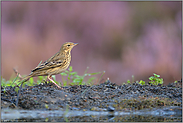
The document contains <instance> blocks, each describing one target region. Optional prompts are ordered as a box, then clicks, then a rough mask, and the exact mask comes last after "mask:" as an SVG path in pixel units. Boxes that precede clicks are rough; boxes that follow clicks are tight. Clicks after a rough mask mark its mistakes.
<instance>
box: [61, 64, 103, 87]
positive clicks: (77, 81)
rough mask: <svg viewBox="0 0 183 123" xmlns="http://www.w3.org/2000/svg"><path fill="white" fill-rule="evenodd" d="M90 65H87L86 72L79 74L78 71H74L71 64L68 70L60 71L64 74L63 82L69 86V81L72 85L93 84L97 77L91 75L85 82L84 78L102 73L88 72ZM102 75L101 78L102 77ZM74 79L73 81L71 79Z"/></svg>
mask: <svg viewBox="0 0 183 123" xmlns="http://www.w3.org/2000/svg"><path fill="white" fill-rule="evenodd" d="M88 69H89V67H87V69H86V70H85V72H84V74H83V75H82V76H79V75H78V74H77V72H73V69H72V66H70V67H69V68H68V70H66V71H65V72H62V73H60V74H61V76H62V82H63V85H64V86H67V84H68V83H70V85H85V84H86V83H87V84H90V85H91V84H93V82H94V80H95V79H96V77H90V78H89V79H88V80H87V81H86V82H84V78H85V77H86V76H91V75H97V74H100V73H101V72H96V73H87V71H88ZM104 73H105V71H104V72H103V74H104ZM103 74H102V75H101V77H102V76H103ZM64 76H66V78H67V80H66V79H64ZM101 77H100V79H101ZM71 80H72V81H71Z"/></svg>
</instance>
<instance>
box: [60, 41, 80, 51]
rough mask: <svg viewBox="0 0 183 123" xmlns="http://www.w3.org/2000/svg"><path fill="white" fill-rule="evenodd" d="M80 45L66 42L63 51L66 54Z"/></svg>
mask: <svg viewBox="0 0 183 123" xmlns="http://www.w3.org/2000/svg"><path fill="white" fill-rule="evenodd" d="M77 44H78V43H72V42H66V43H64V44H63V45H62V47H61V50H62V51H64V52H68V51H71V50H72V48H73V47H74V46H76V45H77Z"/></svg>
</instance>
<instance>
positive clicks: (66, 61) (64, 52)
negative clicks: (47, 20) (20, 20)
mask: <svg viewBox="0 0 183 123" xmlns="http://www.w3.org/2000/svg"><path fill="white" fill-rule="evenodd" d="M77 44H78V43H72V42H66V43H64V44H63V45H62V47H61V48H60V50H59V52H57V53H56V54H55V55H54V56H52V57H51V58H49V59H48V60H46V61H45V62H43V63H42V64H40V65H38V66H37V67H36V68H34V69H33V70H32V71H31V73H30V74H29V75H27V76H26V77H24V78H23V79H22V80H21V81H22V83H23V82H26V81H27V80H29V79H30V78H31V77H35V76H47V78H48V80H50V81H51V82H53V83H54V84H55V85H56V86H57V87H58V88H61V87H60V86H58V85H57V84H56V83H55V82H54V81H53V80H52V79H51V76H52V75H56V74H59V73H61V72H63V71H65V70H66V69H67V68H68V67H69V65H70V61H71V50H72V48H73V47H74V46H76V45H77Z"/></svg>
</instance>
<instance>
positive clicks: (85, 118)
mask: <svg viewBox="0 0 183 123" xmlns="http://www.w3.org/2000/svg"><path fill="white" fill-rule="evenodd" d="M7 121H18V122H21V121H22V122H26V121H27V122H44V121H48V122H51V121H55V122H65V121H75V122H79V121H80V122H89V121H90V122H104V121H105V122H106V121H107V122H124V121H125V122H137V121H138V122H162V121H167V122H168V121H173V122H177V121H179V122H182V107H178V106H170V107H163V108H160V109H156V108H154V109H144V110H138V111H114V112H109V111H74V110H69V111H63V110H50V111H49V110H47V111H42V110H17V109H2V110H1V122H7Z"/></svg>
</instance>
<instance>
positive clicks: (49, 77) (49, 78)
mask: <svg viewBox="0 0 183 123" xmlns="http://www.w3.org/2000/svg"><path fill="white" fill-rule="evenodd" d="M47 78H48V80H50V81H51V82H53V84H55V85H56V86H57V87H58V88H61V87H60V86H59V85H57V84H56V83H55V82H54V81H53V79H51V76H50V75H48V77H47ZM61 89H62V88H61Z"/></svg>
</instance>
